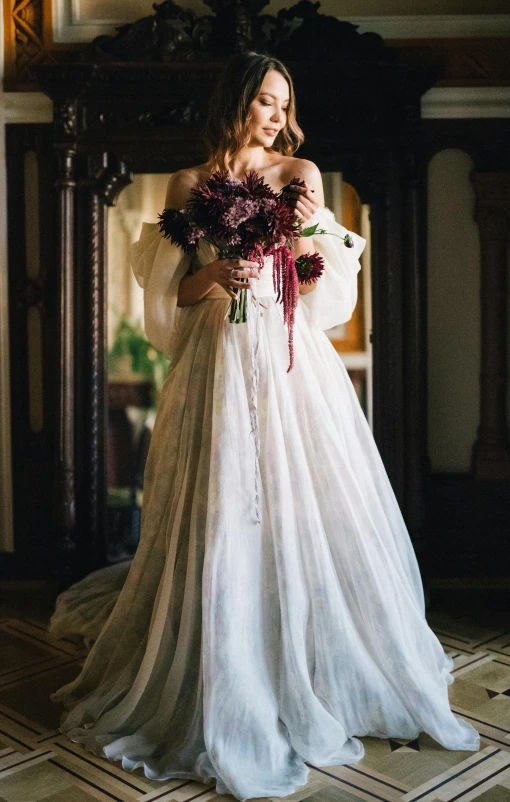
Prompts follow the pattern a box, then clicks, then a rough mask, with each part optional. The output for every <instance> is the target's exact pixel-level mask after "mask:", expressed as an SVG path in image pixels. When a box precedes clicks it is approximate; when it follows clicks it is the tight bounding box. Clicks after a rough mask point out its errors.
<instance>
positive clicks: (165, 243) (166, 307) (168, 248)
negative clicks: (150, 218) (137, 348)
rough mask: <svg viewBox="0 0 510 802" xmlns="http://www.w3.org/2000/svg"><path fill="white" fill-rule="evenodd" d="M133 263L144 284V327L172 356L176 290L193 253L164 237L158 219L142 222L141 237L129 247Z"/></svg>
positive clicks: (176, 317) (157, 345) (177, 311)
mask: <svg viewBox="0 0 510 802" xmlns="http://www.w3.org/2000/svg"><path fill="white" fill-rule="evenodd" d="M130 260H131V267H132V270H133V273H134V275H135V278H136V280H137V282H138V284H139V285H140V287H142V288H143V306H144V328H145V333H146V335H147V339H148V340H149V342H150V343H152V345H153V346H154V348H157V350H158V351H162V352H163V354H165V356H166V357H168V358H170V338H171V337H172V335H173V334H175V333H176V331H177V328H178V323H179V315H180V313H181V311H182V310H181V308H180V307H178V306H177V291H178V289H179V283H180V281H181V279H182V277H183V276H184V275H185V274H186V272H187V270H188V267H189V266H190V261H191V256H190V255H189V254H185V253H184V252H183V250H182V248H180V247H179V246H177V245H173V244H171V242H170V240H168V239H164V238H163V236H162V235H161V233H160V230H159V226H158V224H157V223H143V224H142V231H141V233H140V239H139V240H138V241H137V242H133V243H132V245H131V248H130Z"/></svg>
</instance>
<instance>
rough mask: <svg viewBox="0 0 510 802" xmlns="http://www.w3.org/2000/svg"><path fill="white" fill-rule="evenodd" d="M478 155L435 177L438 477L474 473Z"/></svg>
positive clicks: (443, 161)
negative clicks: (474, 171)
mask: <svg viewBox="0 0 510 802" xmlns="http://www.w3.org/2000/svg"><path fill="white" fill-rule="evenodd" d="M472 169H473V162H472V160H471V157H470V156H469V155H468V154H467V153H464V152H463V151H461V150H454V149H448V150H443V151H441V152H439V153H437V154H436V155H435V156H434V157H433V159H432V160H431V162H430V165H429V172H428V187H429V189H428V242H427V250H428V267H427V269H428V293H427V304H428V314H427V318H428V385H429V386H428V449H429V457H430V461H431V466H432V470H433V471H445V472H457V471H460V472H464V471H466V472H467V471H469V469H470V464H471V448H472V446H473V442H474V440H475V437H476V428H477V425H478V415H479V373H480V263H479V259H480V244H479V236H478V228H477V225H476V223H475V221H474V219H473V209H474V191H473V187H472V185H471V182H470V180H469V173H470V172H471V170H472Z"/></svg>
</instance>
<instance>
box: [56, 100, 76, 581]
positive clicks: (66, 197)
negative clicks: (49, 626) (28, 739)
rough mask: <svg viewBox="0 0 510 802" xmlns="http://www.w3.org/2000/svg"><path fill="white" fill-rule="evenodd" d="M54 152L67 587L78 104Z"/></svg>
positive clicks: (71, 536)
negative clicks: (56, 200)
mask: <svg viewBox="0 0 510 802" xmlns="http://www.w3.org/2000/svg"><path fill="white" fill-rule="evenodd" d="M54 130H55V139H54V147H55V151H56V154H57V177H56V181H55V187H56V190H57V193H58V216H57V221H56V222H57V243H58V268H59V281H60V284H59V296H60V299H59V300H60V309H59V320H60V343H59V354H58V355H56V358H58V360H59V367H60V383H59V399H58V449H57V466H56V483H55V499H54V507H53V529H54V538H55V539H54V548H55V566H54V571H55V574H56V576H57V577H58V578H59V579H60V580H61V582H62V584H63V585H64V586H65V585H66V584H68V583H69V581H70V580H71V579H72V577H73V570H74V563H75V560H76V540H75V527H76V504H75V502H76V497H75V492H76V476H75V447H74V446H75V444H74V418H75V393H74V380H75V371H74V367H75V354H74V323H75V319H74V312H75V307H74V246H75V240H74V232H75V226H74V213H75V193H76V178H75V158H76V101H75V100H74V99H69V98H61V99H59V100H58V101H55V104H54Z"/></svg>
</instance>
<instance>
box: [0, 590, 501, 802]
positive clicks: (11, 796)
mask: <svg viewBox="0 0 510 802" xmlns="http://www.w3.org/2000/svg"><path fill="white" fill-rule="evenodd" d="M0 593H1V600H0V639H1V644H2V646H1V650H0V802H43V800H44V802H93V800H104V801H105V802H107V801H108V802H110V801H111V800H115V801H118V802H124V801H125V802H128V801H129V800H138V801H139V802H153V801H154V802H155V800H157V801H158V802H174V801H175V802H184V801H185V800H195V799H198V798H200V800H201V802H206V800H209V799H215V798H216V799H217V798H218V795H217V794H216V793H215V791H214V783H211V784H209V785H202V784H200V783H197V782H192V781H184V780H172V781H169V782H165V783H161V782H155V781H151V780H148V779H147V778H146V777H144V775H143V773H142V772H141V770H140V771H136V772H133V773H127V772H124V771H123V770H122V769H121V768H119V766H118V764H115V763H110V762H108V761H106V760H103V759H101V758H97V757H95V756H94V755H91V754H90V753H88V752H85V751H84V750H83V749H82V748H81V747H80V746H79V745H77V744H73V743H71V742H70V741H68V740H67V739H66V738H64V737H63V736H62V735H61V734H60V733H59V731H58V722H59V718H60V713H61V710H60V709H59V708H58V707H57V706H55V705H53V704H52V703H51V702H50V701H49V698H48V697H49V694H50V692H51V691H52V690H54V689H56V688H58V687H59V686H60V685H62V684H63V683H64V682H67V681H69V680H70V679H71V678H72V677H73V676H74V675H75V674H76V673H77V672H78V671H79V667H80V663H81V662H82V660H83V656H84V652H83V651H82V650H79V649H78V648H77V647H76V646H74V645H73V644H71V643H68V642H66V641H58V640H55V639H53V638H51V637H49V636H48V634H47V631H46V623H47V621H48V617H49V615H50V612H51V604H52V598H53V595H52V594H53V589H52V588H51V587H49V586H38V585H34V586H33V587H31V588H28V589H27V588H26V587H25V588H24V589H23V592H21V591H20V590H19V589H17V586H15V585H14V586H11V585H9V584H8V583H5V584H4V585H3V586H0ZM456 598H459V597H458V596H457V597H456ZM427 615H428V620H429V623H430V625H431V626H432V628H433V629H434V631H435V632H436V634H437V636H438V637H439V639H440V640H441V642H442V643H443V646H444V648H445V650H446V651H447V652H448V653H449V654H451V655H452V657H453V658H454V663H455V669H454V672H455V682H454V683H453V684H452V685H451V686H450V687H449V691H450V701H451V705H452V709H453V711H454V712H455V713H457V714H459V715H461V716H463V717H464V718H466V719H467V720H468V721H470V722H472V723H473V724H474V726H476V727H477V729H478V730H479V732H480V734H481V736H482V745H481V750H480V752H477V753H473V752H451V751H448V750H446V749H443V748H442V747H441V746H439V744H437V743H436V742H435V741H434V740H433V739H432V738H430V737H429V736H427V735H425V734H421V735H420V737H419V738H417V739H416V740H414V741H408V742H407V741H403V740H381V739H378V738H362V741H363V743H364V745H365V750H366V754H365V756H364V758H363V759H362V760H361V761H360V762H359V763H357V764H355V765H353V766H327V767H325V768H320V769H319V768H315V767H313V766H311V767H310V777H309V782H308V784H307V785H306V786H303V787H302V788H301V789H299V790H298V791H297V792H296V793H295V794H293V795H290V796H287V797H285V799H286V800H292V801H293V800H306V802H311V801H312V800H313V802H356V800H360V799H361V800H367V802H379V801H380V802H397V800H399V802H418V800H419V802H457V800H460V802H470V800H474V799H476V800H479V802H510V609H509V608H508V606H507V605H504V604H501V605H500V606H499V608H495V609H492V610H490V609H487V608H485V607H484V606H483V605H480V604H478V605H477V604H476V603H473V602H472V601H471V602H470V601H469V600H466V601H465V603H464V604H463V605H461V606H460V607H459V606H458V605H457V606H456V607H455V606H453V607H452V606H451V605H450V606H448V605H447V604H440V605H437V604H436V605H435V606H431V609H430V610H429V612H428V614H427ZM224 798H225V800H229V802H232V800H233V799H234V798H233V797H232V796H226V797H224Z"/></svg>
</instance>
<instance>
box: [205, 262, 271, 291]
mask: <svg viewBox="0 0 510 802" xmlns="http://www.w3.org/2000/svg"><path fill="white" fill-rule="evenodd" d="M203 269H204V270H207V273H208V274H209V276H210V278H211V280H212V281H215V282H216V283H217V284H219V285H220V287H223V289H224V290H225V291H226V292H227V293H228V294H229V295H230V297H231V298H237V295H236V294H235V292H233V288H236V287H239V288H240V289H246V288H247V286H248V285H247V283H246V282H245V281H244V282H243V281H239V279H241V278H248V279H249V278H259V275H260V267H259V265H258V263H257V262H251V261H249V260H248V259H237V258H236V259H215V260H214V262H209V264H206V265H204V267H203ZM232 269H233V270H234V272H233V274H231V273H230V271H231V270H232Z"/></svg>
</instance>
